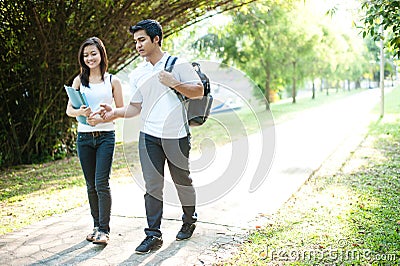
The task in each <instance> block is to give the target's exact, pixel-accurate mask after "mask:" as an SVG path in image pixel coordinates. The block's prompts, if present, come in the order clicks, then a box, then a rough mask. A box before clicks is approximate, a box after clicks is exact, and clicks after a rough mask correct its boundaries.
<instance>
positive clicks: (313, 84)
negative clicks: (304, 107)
mask: <svg viewBox="0 0 400 266" xmlns="http://www.w3.org/2000/svg"><path fill="white" fill-rule="evenodd" d="M311 99H313V100H314V99H315V81H314V79H313V81H312V97H311Z"/></svg>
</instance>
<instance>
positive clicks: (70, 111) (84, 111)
mask: <svg viewBox="0 0 400 266" xmlns="http://www.w3.org/2000/svg"><path fill="white" fill-rule="evenodd" d="M80 84H81V80H80V78H79V76H77V77H75V79H74V81H73V83H72V87H73V88H75V89H79V86H80ZM91 112H92V109H90V107H86V106H85V105H82V106H81V107H80V108H79V109H75V108H74V107H72V103H71V101H69V100H68V104H67V109H66V111H65V113H66V114H67V115H68V116H70V117H77V116H80V115H83V116H89V115H90V113H91Z"/></svg>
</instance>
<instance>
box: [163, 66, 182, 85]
mask: <svg viewBox="0 0 400 266" xmlns="http://www.w3.org/2000/svg"><path fill="white" fill-rule="evenodd" d="M158 80H159V81H160V83H161V84H163V85H165V86H167V87H170V88H175V87H176V86H178V85H180V84H181V83H180V82H179V81H178V80H176V79H175V77H174V75H172V73H170V72H167V71H165V70H162V71H161V72H160V73H159V74H158Z"/></svg>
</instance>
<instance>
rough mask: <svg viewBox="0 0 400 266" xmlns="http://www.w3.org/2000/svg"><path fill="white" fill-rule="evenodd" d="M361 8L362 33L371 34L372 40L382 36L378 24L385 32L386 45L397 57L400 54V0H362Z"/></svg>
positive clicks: (365, 35)
mask: <svg viewBox="0 0 400 266" xmlns="http://www.w3.org/2000/svg"><path fill="white" fill-rule="evenodd" d="M362 8H363V10H365V17H364V33H363V36H364V38H366V37H367V36H368V35H370V36H372V37H373V38H374V40H379V39H380V38H384V37H383V36H381V31H380V30H379V28H380V26H382V27H383V29H384V30H385V31H387V32H389V34H387V37H386V38H387V45H388V47H389V48H391V49H392V50H393V51H394V54H395V55H397V58H399V55H400V26H399V25H400V16H399V9H400V1H397V0H396V1H387V0H375V1H366V0H364V1H363V2H362Z"/></svg>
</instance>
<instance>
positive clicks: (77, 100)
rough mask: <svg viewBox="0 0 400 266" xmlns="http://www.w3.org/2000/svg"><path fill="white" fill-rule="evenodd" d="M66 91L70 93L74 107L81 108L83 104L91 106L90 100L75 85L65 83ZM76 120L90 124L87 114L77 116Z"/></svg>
mask: <svg viewBox="0 0 400 266" xmlns="http://www.w3.org/2000/svg"><path fill="white" fill-rule="evenodd" d="M64 88H65V91H66V92H67V94H68V97H69V100H70V101H71V104H72V107H73V108H74V109H79V108H81V106H82V105H85V106H86V107H89V104H88V101H87V99H86V96H85V94H84V93H81V92H80V91H79V90H76V89H75V88H73V87H70V86H67V85H64ZM76 120H78V121H79V122H81V123H82V124H86V125H87V124H88V123H87V122H86V116H83V115H80V116H77V117H76Z"/></svg>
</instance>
